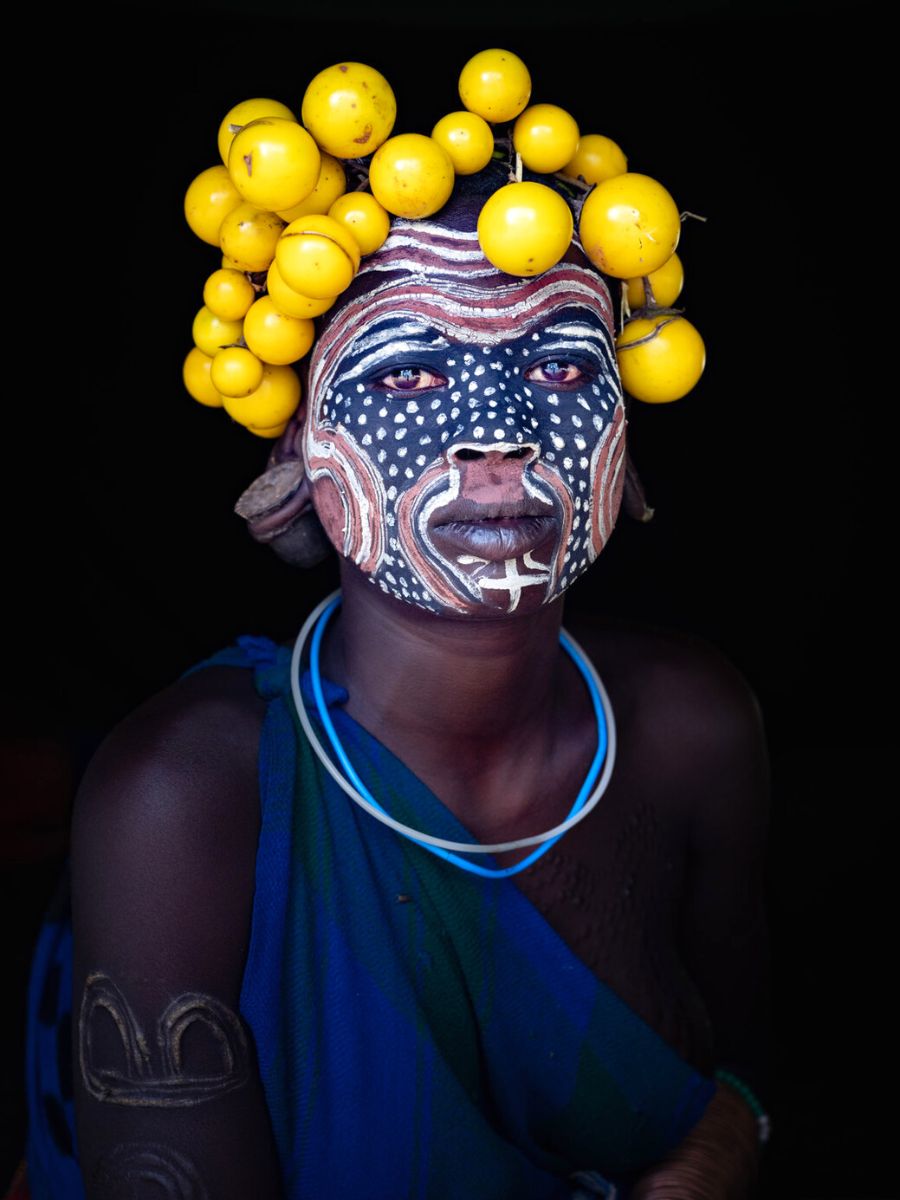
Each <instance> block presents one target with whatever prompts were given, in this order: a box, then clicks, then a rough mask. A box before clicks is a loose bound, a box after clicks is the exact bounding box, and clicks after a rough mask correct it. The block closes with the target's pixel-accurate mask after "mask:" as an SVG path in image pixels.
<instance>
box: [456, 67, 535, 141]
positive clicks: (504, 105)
mask: <svg viewBox="0 0 900 1200" xmlns="http://www.w3.org/2000/svg"><path fill="white" fill-rule="evenodd" d="M459 98H460V99H461V100H462V102H463V104H464V105H465V107H466V108H467V109H468V110H469V112H473V113H477V114H478V115H479V117H484V119H485V121H490V122H491V124H492V125H496V124H497V123H498V122H502V121H512V120H514V119H515V118H516V117H517V116H518V115H519V113H520V112H521V111H522V109H523V108H524V107H525V105H526V104H527V103H528V101H529V100H530V99H531V76H530V75H529V74H528V68H527V67H526V66H525V64H524V63H523V62H522V60H521V58H519V56H518V54H513V53H512V51H510V50H482V51H480V52H479V53H478V54H476V55H474V56H473V57H472V58H470V59H469V61H468V62H467V63H466V65H465V66H464V67H463V69H462V71H461V72H460V76H459Z"/></svg>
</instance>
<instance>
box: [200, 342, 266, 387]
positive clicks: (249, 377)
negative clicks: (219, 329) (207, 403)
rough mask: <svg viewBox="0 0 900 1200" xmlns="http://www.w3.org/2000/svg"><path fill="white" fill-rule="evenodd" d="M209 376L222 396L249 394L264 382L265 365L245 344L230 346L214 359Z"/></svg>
mask: <svg viewBox="0 0 900 1200" xmlns="http://www.w3.org/2000/svg"><path fill="white" fill-rule="evenodd" d="M209 377H210V379H211V380H212V383H213V386H214V387H215V388H216V390H217V391H218V392H219V393H220V394H221V395H222V396H228V397H235V396H249V395H250V393H251V392H255V391H256V389H257V388H258V387H259V385H260V384H261V383H262V377H263V365H262V363H261V362H260V360H259V359H258V358H257V357H256V355H255V354H253V353H252V352H251V351H250V350H245V349H244V347H243V346H229V347H227V349H225V350H220V351H219V353H218V354H217V355H216V357H215V358H214V359H213V360H212V366H211V367H210V369H209Z"/></svg>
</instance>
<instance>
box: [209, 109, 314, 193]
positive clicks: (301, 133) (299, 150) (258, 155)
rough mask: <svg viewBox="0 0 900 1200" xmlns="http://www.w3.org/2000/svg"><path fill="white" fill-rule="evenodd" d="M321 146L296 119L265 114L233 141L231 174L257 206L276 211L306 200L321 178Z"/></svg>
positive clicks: (232, 178)
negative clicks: (265, 115)
mask: <svg viewBox="0 0 900 1200" xmlns="http://www.w3.org/2000/svg"><path fill="white" fill-rule="evenodd" d="M320 164H321V155H320V154H319V147H318V146H317V145H316V143H315V142H314V141H313V139H312V138H311V137H310V135H309V134H308V133H307V132H306V130H305V129H304V128H303V126H302V125H298V124H297V122H296V121H288V120H287V119H286V118H285V117H261V118H260V119H259V120H258V121H251V122H250V124H249V125H245V126H244V128H243V129H242V130H241V132H240V133H239V134H237V135H236V136H235V139H234V141H233V142H232V143H231V150H230V151H229V154H228V174H229V175H230V176H231V181H232V183H233V184H234V186H235V187H236V188H237V190H238V191H239V192H240V193H241V195H242V196H243V197H244V199H245V200H247V201H248V202H249V203H250V204H255V205H256V207H257V208H262V209H266V210H267V211H269V212H276V211H277V210H278V209H280V208H290V207H291V206H292V205H294V204H299V203H300V201H301V200H304V199H306V197H307V196H308V195H309V194H310V192H311V191H312V190H313V188H314V187H315V186H316V180H317V179H318V178H319V166H320Z"/></svg>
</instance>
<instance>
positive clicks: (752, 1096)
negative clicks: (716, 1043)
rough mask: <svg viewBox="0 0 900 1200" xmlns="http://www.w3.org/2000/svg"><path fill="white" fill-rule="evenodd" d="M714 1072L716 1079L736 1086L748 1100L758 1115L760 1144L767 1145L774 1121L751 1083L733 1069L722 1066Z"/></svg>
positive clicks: (735, 1088)
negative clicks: (725, 1068) (741, 1077)
mask: <svg viewBox="0 0 900 1200" xmlns="http://www.w3.org/2000/svg"><path fill="white" fill-rule="evenodd" d="M713 1074H714V1077H715V1078H716V1079H718V1080H720V1081H721V1082H722V1083H727V1084H728V1085H729V1087H732V1088H734V1090H735V1091H736V1092H737V1093H738V1095H739V1096H740V1097H741V1098H742V1099H743V1100H744V1101H745V1102H746V1104H747V1107H748V1108H749V1109H750V1111H751V1112H752V1113H753V1115H754V1117H756V1127H757V1130H758V1131H759V1141H760V1145H765V1143H766V1142H767V1141H768V1140H769V1134H770V1133H771V1132H772V1122H771V1121H770V1120H769V1114H768V1113H767V1112H766V1111H765V1109H764V1108H763V1106H762V1104H760V1102H759V1099H758V1098H757V1096H756V1093H755V1092H754V1091H753V1090H752V1089H751V1087H750V1085H749V1084H747V1083H744V1081H743V1079H739V1078H738V1076H737V1075H735V1074H734V1072H733V1071H725V1070H723V1069H722V1068H721V1067H720V1068H718V1069H717V1070H716V1071H715V1072H714V1073H713Z"/></svg>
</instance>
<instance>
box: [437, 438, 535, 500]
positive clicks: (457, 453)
mask: <svg viewBox="0 0 900 1200" xmlns="http://www.w3.org/2000/svg"><path fill="white" fill-rule="evenodd" d="M539 453H540V448H539V447H538V445H537V443H536V442H525V443H524V444H521V445H520V444H518V443H516V442H506V443H501V444H500V445H497V446H491V447H487V446H484V445H483V444H482V445H478V444H477V443H476V444H474V445H473V444H472V443H471V442H456V443H455V444H454V445H452V446H451V447H450V449H449V450H448V451H447V458H448V459H449V461H450V463H451V464H452V465H453V466H455V467H456V469H457V470H458V471H459V494H460V496H461V497H462V498H463V499H468V500H472V501H474V502H475V503H476V504H493V503H497V502H502V501H505V500H509V501H518V500H520V499H521V498H522V497H523V496H524V494H525V488H524V474H525V471H526V469H527V467H528V464H529V463H532V462H534V461H535V459H537V458H538V456H539Z"/></svg>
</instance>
